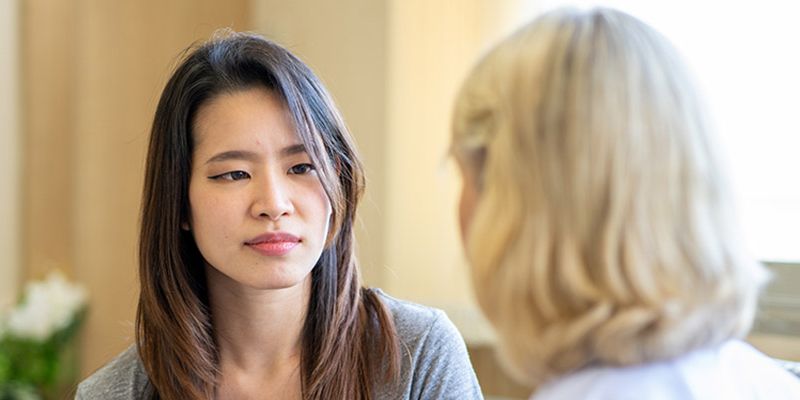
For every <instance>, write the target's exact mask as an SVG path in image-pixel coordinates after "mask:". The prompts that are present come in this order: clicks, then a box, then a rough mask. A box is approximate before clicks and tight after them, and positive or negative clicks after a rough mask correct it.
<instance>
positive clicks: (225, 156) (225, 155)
mask: <svg viewBox="0 0 800 400" xmlns="http://www.w3.org/2000/svg"><path fill="white" fill-rule="evenodd" d="M228 160H244V161H256V160H258V154H256V153H255V152H253V151H247V150H228V151H223V152H222V153H217V154H215V155H214V156H212V157H211V158H209V159H208V161H206V162H205V163H206V164H210V163H214V162H221V161H228Z"/></svg>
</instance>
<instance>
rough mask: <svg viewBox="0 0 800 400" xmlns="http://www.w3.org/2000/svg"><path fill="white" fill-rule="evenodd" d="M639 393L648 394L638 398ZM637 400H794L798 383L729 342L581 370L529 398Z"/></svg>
mask: <svg viewBox="0 0 800 400" xmlns="http://www.w3.org/2000/svg"><path fill="white" fill-rule="evenodd" d="M642 393H651V394H654V395H650V397H642ZM655 394H658V395H655ZM659 396H661V397H659ZM642 398H648V399H662V398H670V399H671V398H679V399H687V400H693V399H710V398H719V399H729V400H739V399H742V400H744V399H752V398H764V399H775V400H779V399H780V400H783V399H786V400H788V399H797V398H800V381H798V380H797V379H794V377H793V376H791V375H790V374H789V373H788V372H786V371H784V370H783V369H781V368H780V367H779V366H778V365H777V364H776V363H775V362H773V361H772V360H771V359H770V358H768V357H767V356H765V355H763V354H762V353H760V352H759V351H758V350H755V349H753V348H752V347H750V346H749V345H747V344H746V343H743V342H741V341H738V340H731V341H728V342H726V343H723V344H722V345H720V346H717V347H713V348H705V349H699V350H695V351H693V352H691V353H688V354H685V355H683V356H680V357H678V358H675V359H672V360H666V361H661V362H655V363H649V364H643V365H636V366H630V367H596V368H587V369H585V370H582V371H579V372H576V373H573V374H571V375H567V376H565V377H562V378H559V379H557V380H555V381H553V382H551V383H549V384H546V385H544V386H543V387H542V388H541V390H540V391H539V392H537V393H536V395H535V396H534V397H533V399H535V400H550V399H589V400H609V399H615V400H618V399H642Z"/></svg>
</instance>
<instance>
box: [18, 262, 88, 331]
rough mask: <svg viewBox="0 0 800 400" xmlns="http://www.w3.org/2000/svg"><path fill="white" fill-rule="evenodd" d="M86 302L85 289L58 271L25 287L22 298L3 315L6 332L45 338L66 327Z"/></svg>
mask: <svg viewBox="0 0 800 400" xmlns="http://www.w3.org/2000/svg"><path fill="white" fill-rule="evenodd" d="M84 304H86V291H85V290H84V289H83V288H82V287H80V286H78V285H72V284H70V283H69V282H67V280H66V279H65V278H64V275H63V274H61V273H60V272H57V271H56V272H51V273H50V274H49V275H48V276H47V279H46V280H44V281H38V282H31V283H29V284H28V285H26V287H25V295H24V300H23V302H22V303H21V304H19V305H18V306H17V307H16V308H14V309H13V310H11V312H10V313H9V315H8V317H7V321H6V324H5V325H6V329H7V332H8V333H10V334H12V335H14V336H17V337H25V338H31V339H35V340H46V339H48V338H49V337H50V336H51V335H52V334H54V333H55V332H57V331H58V330H60V329H63V328H66V327H67V325H69V323H70V321H72V319H73V318H74V317H75V315H76V313H77V312H78V311H80V309H81V308H82V307H83V306H84Z"/></svg>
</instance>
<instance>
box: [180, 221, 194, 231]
mask: <svg viewBox="0 0 800 400" xmlns="http://www.w3.org/2000/svg"><path fill="white" fill-rule="evenodd" d="M181 229H183V230H184V231H186V232H189V231H191V230H192V228H191V227H190V226H189V223H188V222H186V221H184V222H181Z"/></svg>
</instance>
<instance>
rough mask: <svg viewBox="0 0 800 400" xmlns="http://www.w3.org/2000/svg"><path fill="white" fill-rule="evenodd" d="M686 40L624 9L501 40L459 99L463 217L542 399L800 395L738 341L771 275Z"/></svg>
mask: <svg viewBox="0 0 800 400" xmlns="http://www.w3.org/2000/svg"><path fill="white" fill-rule="evenodd" d="M709 131H710V130H709V127H708V125H707V124H706V122H705V121H704V114H703V112H702V110H701V106H700V104H699V102H698V98H697V95H696V94H695V91H694V88H693V86H692V84H691V82H690V80H689V78H688V76H687V73H686V72H685V70H684V67H683V64H682V63H681V61H680V60H679V58H678V56H677V55H676V53H675V51H674V50H673V48H672V47H671V45H670V44H669V43H668V42H667V40H665V39H664V38H663V37H662V36H660V35H659V34H658V33H657V32H655V31H654V30H653V29H651V28H650V27H648V26H647V25H645V24H644V23H642V22H640V21H638V20H636V19H635V18H633V17H631V16H629V15H626V14H624V13H621V12H618V11H614V10H609V9H594V10H591V11H578V10H556V11H552V12H550V13H548V14H545V15H543V16H541V17H540V18H538V19H536V20H535V21H533V22H531V23H530V24H528V25H527V26H525V27H524V28H522V29H521V30H520V31H518V32H517V33H516V34H514V35H513V36H511V37H510V38H508V39H507V40H505V41H504V42H502V43H500V44H499V45H498V46H497V47H496V48H494V49H493V50H491V51H490V53H489V54H488V55H487V56H486V57H485V58H484V59H483V60H482V61H481V62H480V63H479V64H478V65H477V67H475V69H474V70H473V71H472V73H471V75H470V76H469V77H468V78H467V81H466V83H465V84H464V87H463V88H462V91H461V93H460V95H459V98H458V100H457V103H456V109H455V115H454V132H453V152H454V154H455V157H456V159H457V161H458V163H459V165H460V168H461V171H462V177H463V181H464V186H463V192H462V198H461V205H460V217H461V225H462V235H463V238H464V241H465V249H466V252H467V258H468V260H469V262H470V265H471V271H472V279H473V282H474V286H475V290H476V292H477V298H478V301H479V304H480V306H481V308H482V309H483V311H484V312H485V314H486V315H487V317H488V318H489V320H490V321H491V322H492V324H493V325H494V327H495V328H496V331H497V333H498V336H499V339H500V347H501V355H502V359H503V361H504V362H505V364H506V365H507V367H508V369H509V371H511V372H513V373H514V375H515V376H517V377H518V378H519V379H520V380H522V381H525V382H527V383H529V384H534V385H538V386H539V388H540V390H538V391H537V392H536V393H535V395H534V397H533V398H535V399H537V400H545V399H726V400H733V399H773V400H774V399H798V398H800V382H798V381H797V380H795V379H794V378H793V377H792V376H791V375H789V374H788V373H787V372H785V371H783V370H781V369H780V368H779V367H778V366H776V365H774V364H773V363H772V361H771V360H770V359H769V358H767V357H766V356H764V355H762V354H761V353H759V352H758V351H756V350H755V349H753V348H752V347H750V346H748V345H747V344H745V343H743V342H742V341H740V338H742V337H743V336H744V335H745V334H746V333H747V331H748V329H749V328H750V326H751V323H752V320H753V314H754V309H755V305H756V297H757V294H758V292H759V289H760V288H761V286H762V285H763V283H764V282H765V280H766V275H767V274H766V272H765V270H764V269H763V267H762V266H761V265H759V264H758V263H756V262H755V261H754V260H753V259H752V258H750V257H749V256H748V254H746V253H745V252H744V251H742V249H743V246H742V244H741V242H740V240H739V238H738V237H737V234H736V226H735V224H734V222H733V221H734V219H733V217H732V213H731V209H730V207H729V203H730V197H729V194H728V192H727V188H726V185H725V178H724V176H723V174H722V172H721V171H720V166H719V162H718V154H717V146H716V145H715V144H714V142H713V140H712V136H711V134H710V132H709Z"/></svg>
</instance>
